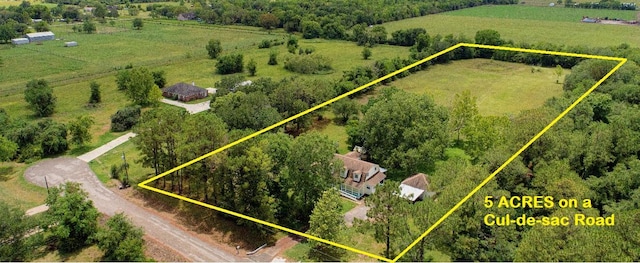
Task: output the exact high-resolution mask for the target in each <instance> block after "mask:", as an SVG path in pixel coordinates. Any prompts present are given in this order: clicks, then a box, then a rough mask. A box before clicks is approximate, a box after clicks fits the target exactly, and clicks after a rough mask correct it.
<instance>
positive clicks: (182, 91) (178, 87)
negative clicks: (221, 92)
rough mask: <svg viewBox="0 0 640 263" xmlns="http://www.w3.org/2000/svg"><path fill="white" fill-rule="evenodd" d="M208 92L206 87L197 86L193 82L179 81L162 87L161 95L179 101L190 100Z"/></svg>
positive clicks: (203, 96) (201, 96)
mask: <svg viewBox="0 0 640 263" xmlns="http://www.w3.org/2000/svg"><path fill="white" fill-rule="evenodd" d="M207 95H209V94H208V92H207V90H206V89H203V88H201V87H198V86H196V85H195V83H193V84H187V83H184V82H180V83H178V84H175V85H173V86H169V87H166V88H164V89H162V96H164V97H167V98H172V99H177V100H180V101H191V100H197V99H202V98H205V97H207Z"/></svg>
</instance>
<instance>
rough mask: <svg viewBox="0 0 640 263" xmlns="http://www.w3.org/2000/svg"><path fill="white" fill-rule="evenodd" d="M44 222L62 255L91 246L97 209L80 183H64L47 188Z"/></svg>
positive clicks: (95, 230)
mask: <svg viewBox="0 0 640 263" xmlns="http://www.w3.org/2000/svg"><path fill="white" fill-rule="evenodd" d="M49 190H50V192H49V195H48V196H47V200H46V204H47V206H49V210H48V211H47V217H48V219H49V220H47V221H48V222H46V223H45V225H46V226H44V227H45V228H48V230H49V232H50V234H51V237H52V238H53V239H54V240H55V242H56V243H57V246H58V248H59V249H60V251H62V252H71V251H75V250H77V249H79V248H81V247H83V246H85V245H88V244H90V243H91V237H93V235H94V234H95V233H96V232H97V230H98V216H99V213H98V210H96V208H95V207H94V206H93V202H92V201H91V200H89V199H88V194H87V193H86V192H85V191H84V190H82V189H81V188H80V184H78V183H72V182H68V183H66V184H64V185H61V186H59V187H54V188H50V189H49Z"/></svg>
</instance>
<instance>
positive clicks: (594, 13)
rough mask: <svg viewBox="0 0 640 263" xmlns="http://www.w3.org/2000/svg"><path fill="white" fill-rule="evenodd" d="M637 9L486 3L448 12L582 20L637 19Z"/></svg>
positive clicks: (497, 16) (456, 14) (452, 13)
mask: <svg viewBox="0 0 640 263" xmlns="http://www.w3.org/2000/svg"><path fill="white" fill-rule="evenodd" d="M636 13H637V12H636V11H630V10H608V9H583V8H564V7H559V6H557V7H537V6H513V5H485V6H478V7H474V8H465V9H460V10H456V11H453V12H448V13H446V14H447V15H450V16H472V17H487V18H504V19H525V20H542V21H559V22H580V20H581V19H582V17H583V16H588V17H609V18H620V19H624V20H634V19H636Z"/></svg>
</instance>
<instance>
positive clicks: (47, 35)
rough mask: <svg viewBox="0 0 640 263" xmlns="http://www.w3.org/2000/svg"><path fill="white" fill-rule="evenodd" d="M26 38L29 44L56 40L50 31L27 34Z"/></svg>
mask: <svg viewBox="0 0 640 263" xmlns="http://www.w3.org/2000/svg"><path fill="white" fill-rule="evenodd" d="M27 38H28V39H29V42H38V41H45V40H54V39H56V35H54V34H53V32H51V31H47V32H38V33H30V34H27Z"/></svg>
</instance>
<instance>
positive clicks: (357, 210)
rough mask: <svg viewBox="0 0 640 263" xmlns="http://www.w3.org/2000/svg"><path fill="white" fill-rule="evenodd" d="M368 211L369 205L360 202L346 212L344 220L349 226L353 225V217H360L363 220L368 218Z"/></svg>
mask: <svg viewBox="0 0 640 263" xmlns="http://www.w3.org/2000/svg"><path fill="white" fill-rule="evenodd" d="M367 211H369V207H368V206H365V205H364V202H361V203H359V204H358V206H356V207H354V208H353V209H351V210H349V211H347V212H346V213H345V214H344V222H345V223H346V225H347V226H349V227H350V226H353V219H354V218H358V219H362V220H366V219H367Z"/></svg>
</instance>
